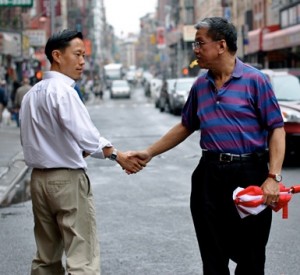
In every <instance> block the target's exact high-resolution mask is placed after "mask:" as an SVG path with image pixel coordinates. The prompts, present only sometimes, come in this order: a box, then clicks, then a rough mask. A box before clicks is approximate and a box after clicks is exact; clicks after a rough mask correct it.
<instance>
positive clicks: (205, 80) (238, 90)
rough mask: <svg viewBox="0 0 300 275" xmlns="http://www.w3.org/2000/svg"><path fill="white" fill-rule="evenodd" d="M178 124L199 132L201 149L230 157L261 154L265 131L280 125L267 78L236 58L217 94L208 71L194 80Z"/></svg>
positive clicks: (277, 107)
mask: <svg viewBox="0 0 300 275" xmlns="http://www.w3.org/2000/svg"><path fill="white" fill-rule="evenodd" d="M182 124H183V125H184V126H185V127H187V128H188V129H190V130H192V131H196V130H200V135H201V137H200V147H201V148H202V149H206V150H210V151H214V152H224V153H232V154H245V153H253V152H262V151H264V150H265V149H266V148H267V146H268V145H267V137H268V131H270V130H272V129H275V128H278V127H283V125H284V123H283V119H282V115H281V112H280V108H279V105H278V102H277V100H276V97H275V95H274V92H273V90H272V87H271V84H270V82H269V80H268V79H267V77H266V76H265V75H264V74H263V73H261V72H260V71H259V70H257V69H255V68H253V67H251V66H249V65H246V64H244V63H243V62H241V61H240V60H239V59H238V58H237V59H236V65H235V69H234V71H233V73H232V77H231V78H230V80H228V81H227V82H226V83H225V84H224V85H223V87H222V88H221V89H220V90H218V92H216V90H215V86H214V80H213V78H212V76H211V74H210V72H209V71H208V72H207V73H205V74H204V75H201V76H199V77H198V78H197V80H196V81H195V83H194V85H193V86H192V88H191V91H190V94H189V97H188V99H187V102H186V104H185V106H184V108H183V111H182Z"/></svg>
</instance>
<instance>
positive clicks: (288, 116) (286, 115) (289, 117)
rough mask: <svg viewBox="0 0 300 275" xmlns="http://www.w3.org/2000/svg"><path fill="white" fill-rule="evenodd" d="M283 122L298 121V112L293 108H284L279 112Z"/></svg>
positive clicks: (299, 119) (299, 116) (299, 118)
mask: <svg viewBox="0 0 300 275" xmlns="http://www.w3.org/2000/svg"><path fill="white" fill-rule="evenodd" d="M281 114H282V117H283V121H284V122H298V123H300V113H299V112H297V111H293V110H284V111H282V112H281Z"/></svg>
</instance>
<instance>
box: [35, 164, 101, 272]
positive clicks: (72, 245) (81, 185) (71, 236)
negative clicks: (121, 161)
mask: <svg viewBox="0 0 300 275" xmlns="http://www.w3.org/2000/svg"><path fill="white" fill-rule="evenodd" d="M30 186H31V196H32V208H33V215H34V235H35V240H36V246H37V253H36V256H35V258H34V259H33V261H32V267H31V275H64V274H65V269H64V267H63V264H62V257H63V253H65V256H66V264H65V266H66V271H67V273H68V274H69V275H100V250H99V242H98V240H97V230H96V218H95V207H94V202H93V195H92V190H91V186H90V182H89V179H88V177H87V175H86V173H85V172H84V170H82V169H78V170H72V169H44V170H43V169H33V171H32V174H31V184H30Z"/></svg>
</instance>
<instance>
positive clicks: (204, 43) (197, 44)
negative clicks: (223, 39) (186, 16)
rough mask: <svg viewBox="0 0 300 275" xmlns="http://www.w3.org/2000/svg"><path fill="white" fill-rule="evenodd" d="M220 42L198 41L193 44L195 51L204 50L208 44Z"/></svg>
mask: <svg viewBox="0 0 300 275" xmlns="http://www.w3.org/2000/svg"><path fill="white" fill-rule="evenodd" d="M218 41H219V40H217V41H215V40H213V41H208V42H203V41H196V42H193V43H192V48H193V50H199V49H200V48H202V47H203V46H204V45H206V44H210V43H213V42H218Z"/></svg>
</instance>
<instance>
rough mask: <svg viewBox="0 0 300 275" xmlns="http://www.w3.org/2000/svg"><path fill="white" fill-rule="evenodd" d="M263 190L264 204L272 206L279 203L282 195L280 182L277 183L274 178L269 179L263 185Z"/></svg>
mask: <svg viewBox="0 0 300 275" xmlns="http://www.w3.org/2000/svg"><path fill="white" fill-rule="evenodd" d="M261 189H262V190H263V193H264V195H263V200H264V204H266V205H270V204H274V203H277V202H278V200H279V193H280V189H279V184H278V182H276V181H275V180H274V179H272V178H267V179H266V180H265V182H264V183H263V184H262V185H261Z"/></svg>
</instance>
